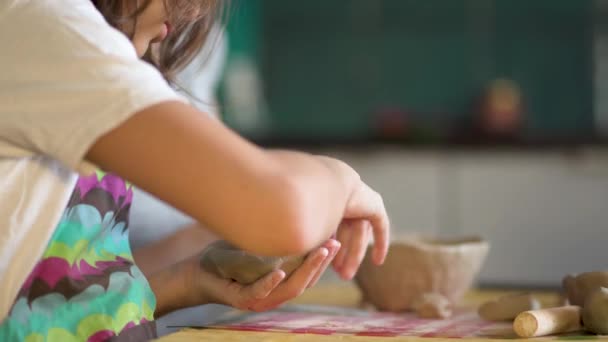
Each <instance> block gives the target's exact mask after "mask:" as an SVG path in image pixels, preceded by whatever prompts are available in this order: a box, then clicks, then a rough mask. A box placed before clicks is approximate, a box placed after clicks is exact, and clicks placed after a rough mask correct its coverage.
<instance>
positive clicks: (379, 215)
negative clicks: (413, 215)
mask: <svg viewBox="0 0 608 342" xmlns="http://www.w3.org/2000/svg"><path fill="white" fill-rule="evenodd" d="M345 218H346V219H358V220H362V219H365V220H368V221H369V222H370V223H371V226H372V229H373V233H374V248H373V251H372V260H373V262H374V263H375V264H382V263H383V262H384V259H385V258H386V254H387V252H388V244H389V230H390V224H389V219H388V215H387V213H386V208H385V207H384V201H383V200H382V196H380V194H378V193H377V192H376V191H374V190H373V189H371V188H370V187H369V186H368V185H367V184H365V183H363V182H361V186H360V187H359V188H358V189H357V191H356V192H355V193H354V195H353V197H352V198H351V200H350V201H349V203H348V206H347V210H346V212H345ZM341 241H342V240H341ZM343 244H344V243H343Z"/></svg>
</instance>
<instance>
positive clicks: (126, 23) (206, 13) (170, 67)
mask: <svg viewBox="0 0 608 342" xmlns="http://www.w3.org/2000/svg"><path fill="white" fill-rule="evenodd" d="M92 1H93V4H94V5H95V7H97V9H98V10H99V11H100V12H101V14H102V15H103V16H104V17H105V18H106V20H107V21H108V23H109V24H110V25H112V26H114V27H115V28H117V29H119V30H120V31H122V32H124V33H125V34H126V35H128V36H132V35H133V31H134V28H135V24H136V23H137V17H138V16H139V14H141V13H142V12H143V11H144V10H145V9H146V7H147V6H148V5H150V3H151V2H152V0H143V1H142V3H141V4H139V5H137V3H138V2H139V1H132V0H92ZM163 1H164V3H165V8H166V9H167V12H168V15H169V18H170V22H171V25H172V31H171V34H170V35H169V36H168V37H167V38H166V39H165V40H164V41H163V42H162V43H160V47H159V48H158V49H157V50H153V49H149V50H148V52H147V53H146V55H145V56H144V59H145V60H146V61H148V62H150V63H152V64H153V65H154V66H156V67H157V68H158V70H160V71H161V72H162V74H163V75H164V76H165V78H166V79H167V80H168V81H169V82H173V81H174V78H175V75H176V74H177V73H178V72H179V71H180V70H181V69H183V68H184V67H185V66H186V65H187V64H188V63H189V62H191V61H192V59H193V58H194V57H195V55H196V54H197V53H198V52H199V51H200V50H201V48H202V47H203V45H204V44H205V42H206V40H207V38H208V37H209V33H210V31H211V30H212V28H213V26H214V24H215V23H219V22H221V21H222V20H223V19H224V15H225V13H226V9H227V7H228V5H229V4H228V3H229V1H230V0H163ZM192 13H198V15H197V16H196V17H195V18H192Z"/></svg>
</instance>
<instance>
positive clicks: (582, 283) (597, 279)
mask: <svg viewBox="0 0 608 342" xmlns="http://www.w3.org/2000/svg"><path fill="white" fill-rule="evenodd" d="M562 284H563V287H564V290H565V291H566V294H567V296H568V302H569V303H570V304H572V305H578V306H583V305H584V304H585V299H586V298H587V296H588V295H589V294H590V293H591V292H594V291H596V290H597V289H599V288H600V287H608V272H587V273H581V274H579V275H567V276H566V277H565V278H564V280H563V282H562Z"/></svg>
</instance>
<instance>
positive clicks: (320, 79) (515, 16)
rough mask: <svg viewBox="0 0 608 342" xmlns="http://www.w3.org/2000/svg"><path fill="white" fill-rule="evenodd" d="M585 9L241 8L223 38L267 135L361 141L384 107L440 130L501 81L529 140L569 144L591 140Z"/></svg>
mask: <svg viewBox="0 0 608 342" xmlns="http://www.w3.org/2000/svg"><path fill="white" fill-rule="evenodd" d="M592 11H593V8H592V2H591V1H590V0H330V1H327V0H308V1H285V0H241V1H240V2H237V3H236V5H235V8H234V14H233V17H232V19H231V23H230V27H229V32H230V41H231V47H232V53H233V54H238V55H240V56H249V57H250V58H251V60H252V61H253V63H254V64H255V65H256V67H257V71H258V73H259V76H260V78H261V80H262V92H261V94H263V95H262V96H263V97H264V99H265V102H266V105H267V107H266V112H265V115H266V117H267V121H268V124H269V128H270V129H269V130H267V131H265V132H266V133H267V134H269V135H273V136H279V137H290V138H294V137H295V138H302V139H334V138H335V137H336V136H339V137H342V138H352V139H362V138H365V137H368V136H371V135H372V134H373V129H374V126H373V125H372V122H373V118H374V115H375V114H376V113H377V112H378V111H382V110H384V109H386V108H392V109H397V110H400V111H403V112H406V113H407V115H408V121H409V122H410V124H412V125H414V126H415V125H423V126H425V127H430V128H431V129H434V128H435V129H437V130H442V129H445V128H446V127H449V126H450V125H451V124H453V122H455V120H457V119H459V118H461V117H466V116H467V115H470V105H471V101H472V100H473V99H474V98H475V97H476V96H477V95H479V93H480V91H481V90H482V89H483V87H484V86H485V85H487V83H488V82H490V81H491V80H493V79H496V78H505V77H506V78H509V79H512V80H514V81H516V82H517V83H518V84H519V86H520V87H521V89H522V93H523V95H524V99H525V101H526V109H527V118H528V120H527V125H526V128H525V129H526V131H527V133H528V134H529V135H531V136H534V137H540V138H563V137H567V138H571V137H580V136H589V135H591V134H592V133H593V91H592V90H593V58H592V57H593V54H592V53H593V49H592V44H593V21H592V18H593V15H592ZM228 68H230V63H228ZM225 91H226V89H223V92H225ZM223 98H225V96H224V97H223ZM226 108H229V106H227V107H226ZM238 115H239V113H230V112H227V113H226V118H227V121H228V122H229V123H230V122H231V118H233V117H237V116H238ZM237 126H238V125H237ZM237 129H238V127H237Z"/></svg>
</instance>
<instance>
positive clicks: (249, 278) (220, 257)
mask: <svg viewBox="0 0 608 342" xmlns="http://www.w3.org/2000/svg"><path fill="white" fill-rule="evenodd" d="M303 261H304V257H303V256H297V257H295V256H294V257H263V256H257V255H253V254H249V253H247V252H245V251H243V250H241V249H239V248H237V247H235V246H233V245H231V244H230V243H228V242H226V241H223V240H220V241H216V242H214V243H211V244H210V245H209V246H207V248H205V250H204V251H203V253H202V254H201V258H200V263H201V266H202V267H203V269H205V270H207V271H208V272H211V273H213V274H215V275H217V276H219V277H221V278H225V279H232V280H234V281H236V282H238V283H240V284H243V285H249V284H251V283H254V282H255V281H256V280H258V279H260V278H261V277H263V276H264V275H266V274H268V273H270V272H272V271H274V270H277V269H282V270H283V271H284V272H285V274H286V275H287V276H289V275H290V274H291V273H292V272H293V271H294V270H295V269H296V268H298V266H300V265H301V264H302V262H303Z"/></svg>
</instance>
